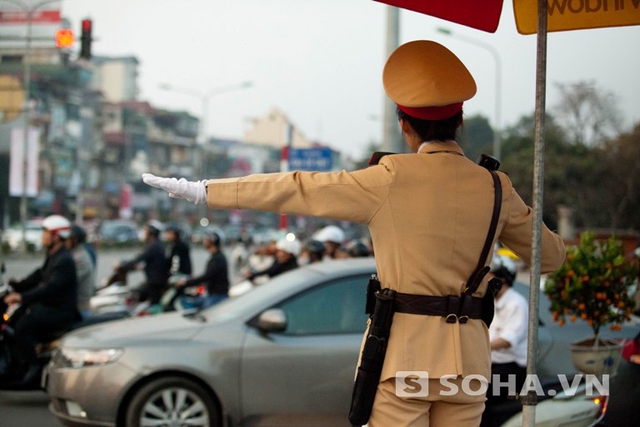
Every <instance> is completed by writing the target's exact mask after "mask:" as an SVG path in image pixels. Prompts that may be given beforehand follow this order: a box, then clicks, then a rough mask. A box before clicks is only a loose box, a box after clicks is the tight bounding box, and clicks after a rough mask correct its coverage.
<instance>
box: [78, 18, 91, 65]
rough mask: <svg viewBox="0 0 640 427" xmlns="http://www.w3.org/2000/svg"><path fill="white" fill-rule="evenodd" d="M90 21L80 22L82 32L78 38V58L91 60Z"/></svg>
mask: <svg viewBox="0 0 640 427" xmlns="http://www.w3.org/2000/svg"><path fill="white" fill-rule="evenodd" d="M92 24H93V23H92V22H91V19H83V20H82V32H81V36H80V58H83V59H91V40H92V39H91V26H92Z"/></svg>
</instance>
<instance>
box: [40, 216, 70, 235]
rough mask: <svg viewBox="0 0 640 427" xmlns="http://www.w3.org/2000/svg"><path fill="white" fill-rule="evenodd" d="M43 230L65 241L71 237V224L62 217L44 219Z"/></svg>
mask: <svg viewBox="0 0 640 427" xmlns="http://www.w3.org/2000/svg"><path fill="white" fill-rule="evenodd" d="M42 228H43V229H44V230H47V231H49V232H51V233H53V234H57V235H58V236H60V237H61V238H63V239H67V238H68V237H69V236H70V235H71V222H70V221H69V220H68V219H67V218H65V217H63V216H61V215H50V216H48V217H46V218H45V219H43V220H42Z"/></svg>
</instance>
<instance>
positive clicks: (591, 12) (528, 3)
mask: <svg viewBox="0 0 640 427" xmlns="http://www.w3.org/2000/svg"><path fill="white" fill-rule="evenodd" d="M548 5H549V9H548V20H547V27H548V28H547V31H549V32H551V31H569V30H584V29H587V28H604V27H624V26H628V25H640V0H548ZM513 10H514V14H515V18H516V27H518V32H519V33H520V34H535V33H536V31H537V20H538V0H513Z"/></svg>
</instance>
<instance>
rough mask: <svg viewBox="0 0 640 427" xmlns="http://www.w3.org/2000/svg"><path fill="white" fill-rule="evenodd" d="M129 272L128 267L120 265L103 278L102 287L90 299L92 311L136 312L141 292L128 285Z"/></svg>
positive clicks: (100, 312)
mask: <svg viewBox="0 0 640 427" xmlns="http://www.w3.org/2000/svg"><path fill="white" fill-rule="evenodd" d="M127 273H128V271H127V270H126V269H124V268H121V267H118V268H115V269H114V270H113V272H112V273H111V275H110V276H108V277H107V278H105V279H103V280H102V283H101V286H100V288H98V289H97V290H96V292H95V294H94V296H92V297H91V300H90V309H91V312H92V313H95V314H102V313H114V312H126V313H128V314H130V315H132V314H134V313H135V310H136V307H137V306H138V304H139V299H140V292H139V291H138V290H137V289H135V288H133V287H131V286H129V285H128V283H127Z"/></svg>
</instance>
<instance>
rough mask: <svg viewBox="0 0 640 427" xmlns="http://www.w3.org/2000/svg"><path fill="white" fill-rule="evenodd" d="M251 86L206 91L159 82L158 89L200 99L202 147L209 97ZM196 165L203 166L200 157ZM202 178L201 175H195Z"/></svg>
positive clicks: (200, 211)
mask: <svg viewBox="0 0 640 427" xmlns="http://www.w3.org/2000/svg"><path fill="white" fill-rule="evenodd" d="M251 86H253V82H252V81H244V82H241V83H237V84H233V85H228V86H221V87H216V88H213V89H210V90H208V91H206V92H201V91H199V90H197V89H190V88H182V87H176V86H173V85H171V84H168V83H161V84H160V89H163V90H169V91H173V92H176V93H182V94H184V95H190V96H193V97H195V98H198V99H199V100H200V109H201V110H200V111H201V113H200V114H201V116H200V123H199V129H198V143H199V145H200V147H203V146H204V144H205V142H206V141H207V126H206V123H207V120H206V118H207V115H208V113H209V99H210V98H212V97H214V96H216V95H220V94H222V93H226V92H232V91H234V90H240V89H246V88H249V87H251ZM198 166H199V168H198V169H200V168H203V161H202V159H200V162H199V163H198ZM197 172H198V175H200V172H203V171H202V170H198V171H197ZM197 178H200V179H202V177H201V176H199V177H197ZM204 208H205V207H204V205H199V206H198V209H197V210H198V212H197V214H198V215H199V216H200V217H203V216H204Z"/></svg>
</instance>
